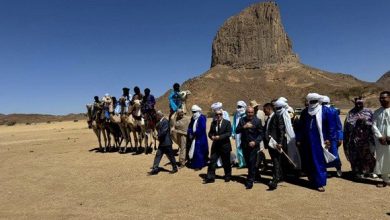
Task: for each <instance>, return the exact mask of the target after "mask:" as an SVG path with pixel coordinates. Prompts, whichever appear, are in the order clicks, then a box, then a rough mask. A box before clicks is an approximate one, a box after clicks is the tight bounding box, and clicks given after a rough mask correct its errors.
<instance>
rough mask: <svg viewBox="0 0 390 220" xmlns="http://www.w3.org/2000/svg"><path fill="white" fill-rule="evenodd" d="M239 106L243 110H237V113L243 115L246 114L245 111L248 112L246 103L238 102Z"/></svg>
mask: <svg viewBox="0 0 390 220" xmlns="http://www.w3.org/2000/svg"><path fill="white" fill-rule="evenodd" d="M237 106H241V108H237V112H238V113H239V114H240V115H243V114H245V111H246V106H247V105H246V103H245V102H244V101H238V102H237Z"/></svg>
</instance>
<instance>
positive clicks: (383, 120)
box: [372, 107, 390, 175]
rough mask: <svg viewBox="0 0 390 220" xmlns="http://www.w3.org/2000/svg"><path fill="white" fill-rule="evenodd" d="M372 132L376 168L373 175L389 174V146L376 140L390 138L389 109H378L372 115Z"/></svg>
mask: <svg viewBox="0 0 390 220" xmlns="http://www.w3.org/2000/svg"><path fill="white" fill-rule="evenodd" d="M372 130H373V132H374V135H375V137H376V138H375V153H376V166H375V173H377V174H382V175H389V174H390V145H389V144H386V145H383V144H381V143H380V142H379V140H378V138H381V137H389V136H390V108H387V109H385V108H383V107H382V108H379V109H378V110H376V111H375V113H374V120H373V125H372Z"/></svg>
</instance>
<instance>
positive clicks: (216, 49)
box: [157, 2, 380, 112]
mask: <svg viewBox="0 0 390 220" xmlns="http://www.w3.org/2000/svg"><path fill="white" fill-rule="evenodd" d="M211 60H212V61H211V69H210V70H208V71H207V72H206V73H204V74H202V75H200V76H198V77H195V78H192V79H189V80H187V81H186V82H184V83H183V85H182V89H189V90H190V91H191V92H192V93H193V95H192V96H190V98H189V100H188V102H189V103H188V104H189V105H188V106H191V105H192V104H198V105H199V106H201V107H202V108H203V110H204V112H207V111H209V110H210V105H211V104H212V103H213V102H216V101H220V102H222V103H223V104H224V106H225V109H227V110H228V111H229V112H232V111H233V110H234V109H235V106H236V102H237V101H238V100H244V101H246V102H247V103H249V101H250V100H252V99H255V100H257V102H259V103H261V104H264V103H265V102H269V101H270V100H272V99H275V98H277V97H280V96H284V97H286V98H287V99H288V100H289V103H290V105H292V106H294V107H300V106H302V105H303V98H304V97H305V95H306V94H307V93H308V92H318V93H321V94H327V95H329V96H330V97H331V99H332V100H333V101H334V103H335V104H336V105H338V106H339V107H341V108H349V107H350V106H351V102H350V100H351V98H352V97H353V96H356V95H364V96H366V97H367V98H369V99H373V98H375V94H376V93H377V92H378V91H379V90H380V88H379V87H377V86H376V85H375V84H373V83H368V82H364V81H361V80H358V79H356V78H355V77H353V76H351V75H347V74H340V73H337V74H336V73H330V72H327V71H323V70H319V69H316V68H313V67H310V66H307V65H305V64H302V63H300V61H299V58H298V56H297V55H296V54H295V53H294V52H293V50H292V41H291V40H290V38H289V37H288V36H287V34H286V32H285V31H284V28H283V25H282V22H281V17H280V12H279V8H278V6H277V4H276V3H274V2H262V3H257V4H254V5H252V6H250V7H248V8H246V9H244V10H243V11H242V12H240V13H239V14H238V15H235V16H233V17H231V18H229V19H228V20H227V21H226V22H225V23H224V24H223V25H222V27H221V28H220V29H219V31H218V32H217V34H216V36H215V38H214V41H213V44H212V59H211ZM168 94H169V91H168V92H167V93H165V94H164V95H163V96H162V97H160V98H159V99H158V104H157V108H158V109H162V110H164V111H167V110H168V101H167V100H168ZM368 104H369V105H370V104H371V103H370V102H368ZM372 104H376V103H375V101H372Z"/></svg>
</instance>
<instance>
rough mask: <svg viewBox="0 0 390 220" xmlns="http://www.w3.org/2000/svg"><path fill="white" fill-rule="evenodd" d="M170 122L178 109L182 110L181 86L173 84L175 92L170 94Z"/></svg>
mask: <svg viewBox="0 0 390 220" xmlns="http://www.w3.org/2000/svg"><path fill="white" fill-rule="evenodd" d="M169 108H170V114H169V121H170V120H171V117H172V115H173V114H174V113H175V112H177V110H178V109H181V108H182V99H181V96H180V84H179V83H175V84H173V90H172V91H171V93H170V94H169Z"/></svg>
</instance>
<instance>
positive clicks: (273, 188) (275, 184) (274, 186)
mask: <svg viewBox="0 0 390 220" xmlns="http://www.w3.org/2000/svg"><path fill="white" fill-rule="evenodd" d="M268 187H269V190H275V189H276V188H277V187H278V184H277V182H276V181H272V180H271V181H270V182H269V183H268Z"/></svg>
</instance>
